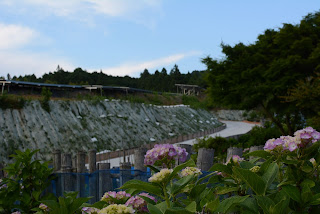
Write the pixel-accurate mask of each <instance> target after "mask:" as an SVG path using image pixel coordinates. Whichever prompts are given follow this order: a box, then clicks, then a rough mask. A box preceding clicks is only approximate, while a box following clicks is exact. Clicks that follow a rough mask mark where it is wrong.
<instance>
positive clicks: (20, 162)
mask: <svg viewBox="0 0 320 214" xmlns="http://www.w3.org/2000/svg"><path fill="white" fill-rule="evenodd" d="M36 152H38V150H35V151H30V150H29V149H27V150H26V151H25V152H21V151H18V150H17V151H16V155H12V157H13V158H14V159H15V162H14V163H13V164H10V165H9V166H7V167H6V168H5V171H6V172H7V173H8V176H7V177H6V178H4V179H3V184H6V185H7V187H6V188H1V189H0V208H2V209H3V211H2V212H4V213H11V211H12V210H13V209H15V210H17V209H19V210H22V211H23V212H24V213H31V209H32V208H34V207H37V206H39V204H40V202H39V201H40V200H42V199H43V198H44V196H43V191H44V190H45V188H46V187H47V186H48V185H49V184H50V182H51V179H52V178H53V177H52V169H49V168H48V164H47V163H46V162H45V163H41V162H40V161H39V160H34V157H33V156H34V154H35V153H36ZM17 202H19V203H17ZM0 212H1V209H0Z"/></svg>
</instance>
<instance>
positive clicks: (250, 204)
mask: <svg viewBox="0 0 320 214" xmlns="http://www.w3.org/2000/svg"><path fill="white" fill-rule="evenodd" d="M239 205H240V206H241V207H244V209H245V211H250V212H249V213H259V207H258V204H257V202H256V200H255V199H254V198H247V199H246V200H244V201H243V202H242V203H240V204H239Z"/></svg>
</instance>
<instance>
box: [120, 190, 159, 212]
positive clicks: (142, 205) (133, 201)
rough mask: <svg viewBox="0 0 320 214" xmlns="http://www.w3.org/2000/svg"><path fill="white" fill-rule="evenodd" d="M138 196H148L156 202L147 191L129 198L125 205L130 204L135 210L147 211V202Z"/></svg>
mask: <svg viewBox="0 0 320 214" xmlns="http://www.w3.org/2000/svg"><path fill="white" fill-rule="evenodd" d="M139 196H144V197H148V198H150V199H151V200H153V201H154V202H157V200H156V198H155V197H153V196H151V195H149V194H148V193H140V194H139V195H136V196H133V197H131V198H129V199H128V201H127V202H126V203H125V205H127V206H132V208H133V209H135V210H137V211H138V212H139V213H149V210H148V208H147V202H146V201H145V200H144V199H143V198H142V197H139Z"/></svg>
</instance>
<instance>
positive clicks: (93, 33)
mask: <svg viewBox="0 0 320 214" xmlns="http://www.w3.org/2000/svg"><path fill="white" fill-rule="evenodd" d="M319 10H320V1H319V0H268V1H267V0H264V1H261V0H260V1H257V0H242V1H239V0H225V1H222V0H197V1H196V0H0V76H4V77H7V74H8V73H9V74H10V76H11V77H13V76H19V75H31V74H35V75H36V76H37V77H40V76H42V75H43V74H45V73H49V72H53V71H55V70H56V68H57V66H58V65H59V66H60V67H62V68H63V69H64V70H68V71H73V70H74V69H75V68H78V67H81V68H82V69H84V70H87V71H88V72H94V71H98V72H100V71H102V72H103V73H105V74H108V75H113V76H125V75H128V76H131V77H139V76H140V73H141V72H143V70H144V69H145V68H147V69H148V70H149V72H150V73H154V71H155V70H157V69H158V70H161V69H162V68H163V67H165V68H166V69H167V71H168V72H169V71H170V70H171V69H172V67H173V66H174V64H177V65H178V67H179V70H180V72H181V73H187V72H192V71H193V70H204V69H205V68H206V67H205V65H204V64H202V63H201V59H202V58H204V57H207V56H210V57H212V58H214V59H222V58H223V53H222V52H221V48H220V44H221V43H222V42H223V43H224V44H229V45H235V44H237V43H239V42H242V43H244V44H251V43H254V42H255V41H256V39H257V37H258V35H259V34H262V33H263V32H264V31H265V30H266V29H278V28H280V27H282V24H283V23H291V24H298V23H299V21H300V20H301V19H302V18H303V17H304V16H306V15H307V14H308V13H314V12H317V11H319Z"/></svg>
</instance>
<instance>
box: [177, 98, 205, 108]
mask: <svg viewBox="0 0 320 214" xmlns="http://www.w3.org/2000/svg"><path fill="white" fill-rule="evenodd" d="M182 103H183V104H184V105H189V106H190V107H191V108H194V109H199V108H202V109H207V105H206V102H205V101H200V100H199V99H198V98H197V97H196V96H187V95H183V96H182Z"/></svg>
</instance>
